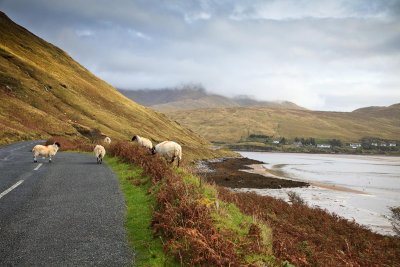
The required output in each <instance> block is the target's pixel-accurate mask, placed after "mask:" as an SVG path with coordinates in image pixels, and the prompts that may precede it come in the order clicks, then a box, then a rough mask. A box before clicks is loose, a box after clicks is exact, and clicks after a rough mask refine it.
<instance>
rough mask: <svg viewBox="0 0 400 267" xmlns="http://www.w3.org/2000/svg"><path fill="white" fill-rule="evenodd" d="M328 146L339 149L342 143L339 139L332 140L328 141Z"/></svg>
mask: <svg viewBox="0 0 400 267" xmlns="http://www.w3.org/2000/svg"><path fill="white" fill-rule="evenodd" d="M329 144H330V145H331V146H332V147H336V146H337V147H341V146H342V145H343V144H342V141H340V140H339V139H332V140H330V141H329Z"/></svg>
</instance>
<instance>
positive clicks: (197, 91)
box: [120, 85, 304, 112]
mask: <svg viewBox="0 0 400 267" xmlns="http://www.w3.org/2000/svg"><path fill="white" fill-rule="evenodd" d="M120 91H121V93H122V94H124V95H125V96H126V97H128V98H130V99H132V100H134V101H137V102H138V103H141V104H143V105H145V106H148V107H151V108H152V109H155V110H159V111H163V112H172V111H177V110H193V109H208V108H228V107H229V108H230V107H253V106H263V107H269V108H284V109H301V110H303V109H304V108H302V107H299V106H297V105H296V104H294V103H292V102H289V101H258V100H255V99H251V98H249V97H247V96H240V97H234V98H229V97H225V96H221V95H216V94H211V93H208V92H206V90H205V89H204V88H202V87H198V86H195V85H187V86H183V87H182V88H176V89H169V88H166V89H158V90H121V89H120Z"/></svg>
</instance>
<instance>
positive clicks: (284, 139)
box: [279, 137, 287, 145]
mask: <svg viewBox="0 0 400 267" xmlns="http://www.w3.org/2000/svg"><path fill="white" fill-rule="evenodd" d="M286 142H287V140H286V138H285V137H282V138H281V140H280V141H279V143H281V144H282V145H285V144H286Z"/></svg>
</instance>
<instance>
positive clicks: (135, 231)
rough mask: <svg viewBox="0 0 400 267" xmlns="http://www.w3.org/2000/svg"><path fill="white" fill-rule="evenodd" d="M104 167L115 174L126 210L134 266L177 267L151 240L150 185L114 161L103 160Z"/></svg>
mask: <svg viewBox="0 0 400 267" xmlns="http://www.w3.org/2000/svg"><path fill="white" fill-rule="evenodd" d="M105 161H106V163H107V164H108V165H109V166H110V167H111V169H112V170H113V171H114V172H115V173H116V174H117V176H118V179H119V184H120V187H121V190H122V192H123V193H124V196H125V203H126V206H127V213H126V221H125V227H126V229H127V232H128V239H129V244H130V246H131V248H132V249H133V250H134V254H135V263H134V265H135V266H139V267H140V266H179V264H178V263H177V262H176V261H175V260H174V259H173V258H172V257H169V256H167V255H165V253H164V251H163V248H162V242H161V239H159V238H156V237H154V236H153V233H152V229H151V219H152V213H153V210H154V205H155V196H154V195H153V194H149V193H148V189H149V188H150V187H151V181H150V179H149V178H148V177H146V176H143V175H142V173H143V170H142V169H141V168H139V167H136V166H134V165H132V164H128V163H124V162H122V161H121V160H119V159H118V158H116V157H106V159H105Z"/></svg>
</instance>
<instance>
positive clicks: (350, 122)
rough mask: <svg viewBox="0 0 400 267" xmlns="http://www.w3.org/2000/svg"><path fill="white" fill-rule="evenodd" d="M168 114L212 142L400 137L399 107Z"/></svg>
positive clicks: (351, 139) (396, 105)
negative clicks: (262, 137) (257, 137)
mask: <svg viewBox="0 0 400 267" xmlns="http://www.w3.org/2000/svg"><path fill="white" fill-rule="evenodd" d="M167 114H168V115H169V116H170V117H171V118H172V119H174V120H177V121H178V122H179V123H181V124H182V125H183V126H185V127H189V128H190V129H192V130H193V131H195V132H196V133H198V134H200V135H202V136H204V137H206V138H207V139H208V140H209V141H213V142H228V143H234V142H237V141H239V140H240V139H241V138H242V137H246V136H248V135H249V134H252V133H253V134H263V135H268V136H274V137H285V138H295V137H305V138H306V137H314V138H321V139H331V138H337V139H341V140H343V141H356V140H359V139H360V138H362V137H367V136H370V137H371V136H373V137H379V138H384V139H394V140H398V139H399V133H400V104H395V105H392V106H390V107H380V108H372V109H371V108H366V109H359V110H356V111H353V112H323V111H309V110H293V109H274V108H266V107H248V108H244V107H238V108H220V109H203V110H188V111H185V113H182V112H168V113H167Z"/></svg>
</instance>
